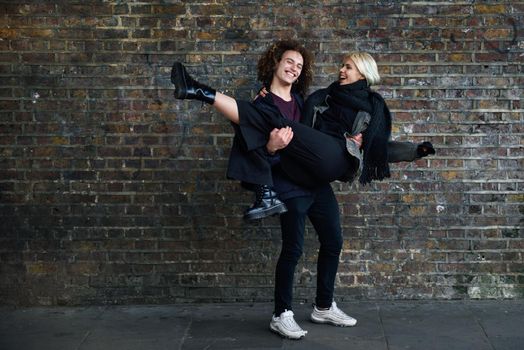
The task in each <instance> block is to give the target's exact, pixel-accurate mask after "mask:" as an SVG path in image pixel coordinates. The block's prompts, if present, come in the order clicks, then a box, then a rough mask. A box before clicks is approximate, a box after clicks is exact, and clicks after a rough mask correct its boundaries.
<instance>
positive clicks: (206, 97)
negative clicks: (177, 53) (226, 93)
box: [171, 62, 216, 105]
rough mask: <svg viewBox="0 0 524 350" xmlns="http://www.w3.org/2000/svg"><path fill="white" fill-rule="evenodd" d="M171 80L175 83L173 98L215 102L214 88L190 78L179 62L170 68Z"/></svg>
mask: <svg viewBox="0 0 524 350" xmlns="http://www.w3.org/2000/svg"><path fill="white" fill-rule="evenodd" d="M171 82H172V83H173V84H174V85H175V98H177V99H179V100H184V99H188V100H199V101H202V102H206V103H209V104H210V105H212V104H213V103H214V102H215V94H216V90H215V89H212V88H210V87H209V86H206V85H204V84H200V83H199V82H198V81H196V80H194V79H193V78H191V76H190V75H189V74H188V73H187V71H186V68H185V67H184V65H183V64H182V63H180V62H175V63H174V64H173V68H171Z"/></svg>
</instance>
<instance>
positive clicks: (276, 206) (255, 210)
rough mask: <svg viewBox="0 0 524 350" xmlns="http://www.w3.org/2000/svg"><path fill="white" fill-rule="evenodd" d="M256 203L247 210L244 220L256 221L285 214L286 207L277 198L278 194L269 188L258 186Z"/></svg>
mask: <svg viewBox="0 0 524 350" xmlns="http://www.w3.org/2000/svg"><path fill="white" fill-rule="evenodd" d="M255 195H256V199H255V203H253V205H252V206H251V208H249V209H248V210H246V212H245V213H244V219H246V220H256V219H262V218H265V217H266V216H270V215H275V214H281V213H285V212H286V211H287V208H286V205H285V204H284V203H282V202H281V201H280V199H278V198H277V193H276V192H274V191H272V190H271V189H270V188H269V186H265V185H258V186H256V189H255Z"/></svg>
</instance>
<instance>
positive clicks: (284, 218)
mask: <svg viewBox="0 0 524 350" xmlns="http://www.w3.org/2000/svg"><path fill="white" fill-rule="evenodd" d="M284 203H285V204H286V206H287V209H288V211H287V212H286V213H284V214H281V215H280V226H281V229H282V251H281V253H280V257H279V259H278V263H277V267H276V273H275V310H274V312H275V315H276V316H278V315H280V314H281V313H282V312H284V310H291V309H292V307H291V304H292V300H293V278H294V274H295V267H296V265H297V262H298V260H299V259H300V256H301V255H302V248H303V245H304V229H305V221H306V216H307V217H308V218H309V220H310V221H311V223H312V224H313V227H314V228H315V231H316V233H317V236H318V240H319V242H320V249H319V252H318V261H317V294H316V299H315V303H316V305H317V306H318V307H322V308H328V307H330V306H331V302H332V301H333V291H334V288H335V276H336V274H337V269H338V262H339V257H340V251H341V250H342V241H343V239H342V229H341V227H340V214H339V208H338V202H337V199H336V197H335V194H334V193H333V190H332V189H331V186H330V185H329V184H326V185H323V186H322V187H320V188H318V189H317V190H315V191H313V194H312V195H311V196H303V197H297V198H292V199H288V200H285V201H284Z"/></svg>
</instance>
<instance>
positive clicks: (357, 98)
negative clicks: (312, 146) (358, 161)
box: [328, 80, 391, 184]
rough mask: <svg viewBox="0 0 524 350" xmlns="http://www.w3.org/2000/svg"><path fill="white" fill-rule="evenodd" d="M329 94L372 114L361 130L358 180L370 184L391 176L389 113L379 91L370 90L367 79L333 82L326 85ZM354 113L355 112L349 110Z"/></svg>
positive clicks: (351, 106) (352, 106) (340, 103)
mask: <svg viewBox="0 0 524 350" xmlns="http://www.w3.org/2000/svg"><path fill="white" fill-rule="evenodd" d="M328 95H329V96H330V97H331V98H332V99H333V101H334V102H335V103H337V104H338V105H340V106H342V111H343V112H342V114H345V113H350V111H346V112H344V107H348V108H351V109H356V110H364V111H366V112H368V113H369V114H371V121H370V123H369V126H368V128H367V129H366V130H365V131H364V133H363V143H362V148H363V150H364V166H363V168H362V174H361V175H360V178H359V182H360V183H361V184H367V183H370V182H371V181H372V180H383V179H384V178H386V177H389V176H390V172H389V165H388V147H387V145H388V141H389V138H390V135H391V114H390V112H389V109H388V107H387V106H386V102H385V101H384V99H383V98H382V96H380V94H378V93H376V92H374V91H372V90H371V89H370V88H369V87H368V84H367V81H366V80H359V81H357V82H355V83H352V84H347V85H340V84H339V83H338V82H334V83H333V84H331V85H330V86H329V87H328ZM352 113H354V112H352Z"/></svg>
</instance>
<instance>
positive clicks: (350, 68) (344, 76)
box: [338, 58, 365, 85]
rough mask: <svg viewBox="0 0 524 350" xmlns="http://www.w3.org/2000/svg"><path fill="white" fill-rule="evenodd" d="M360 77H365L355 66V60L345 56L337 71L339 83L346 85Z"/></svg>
mask: <svg viewBox="0 0 524 350" xmlns="http://www.w3.org/2000/svg"><path fill="white" fill-rule="evenodd" d="M361 79H365V77H364V76H363V75H362V74H360V71H359V70H358V68H357V66H355V62H353V60H352V59H351V58H347V59H346V60H345V61H344V63H343V64H342V67H340V70H339V71H338V82H339V83H340V85H347V84H352V83H355V82H357V81H359V80H361Z"/></svg>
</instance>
